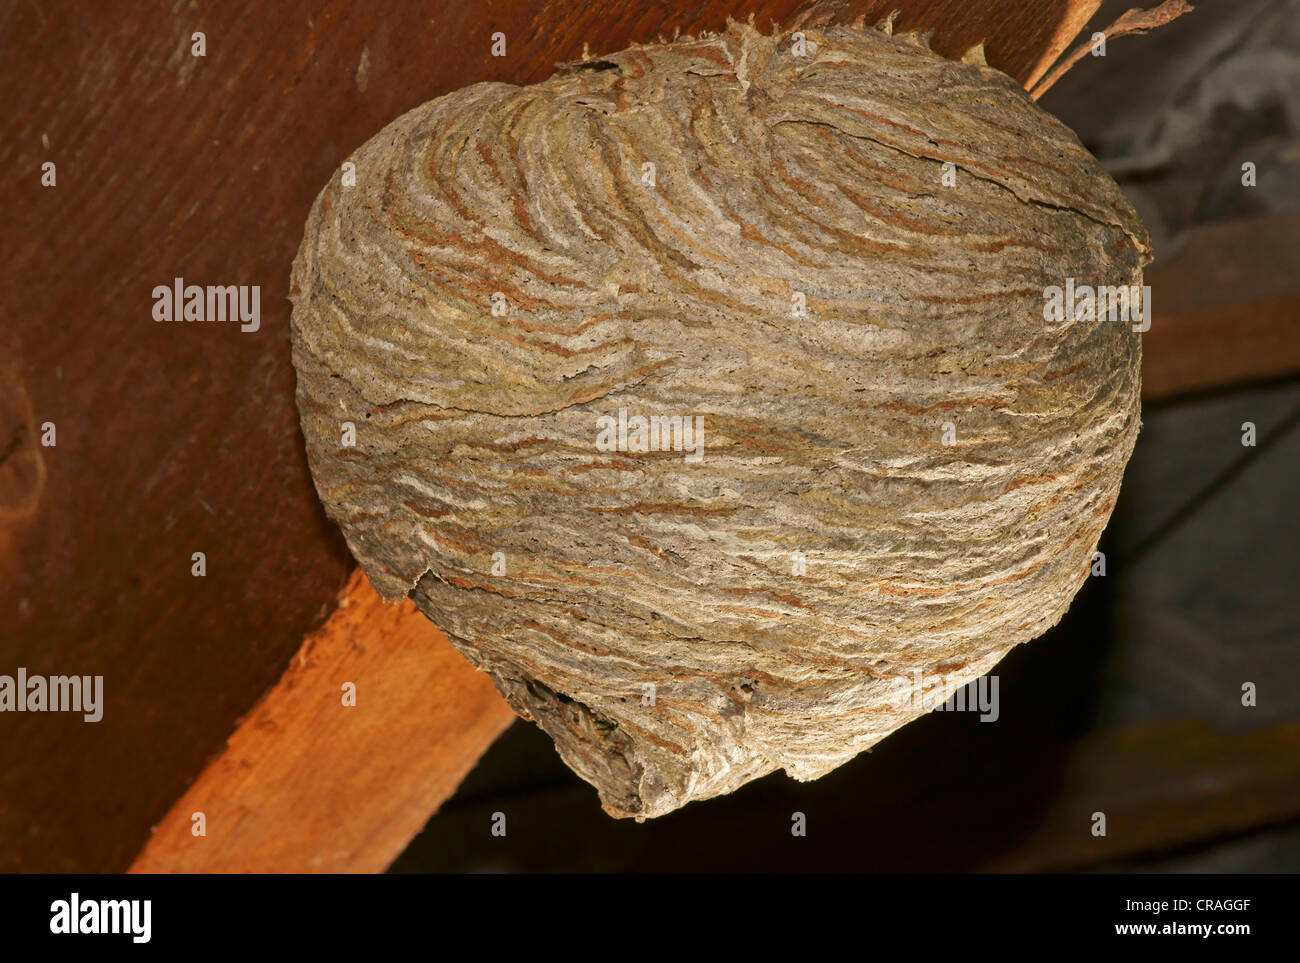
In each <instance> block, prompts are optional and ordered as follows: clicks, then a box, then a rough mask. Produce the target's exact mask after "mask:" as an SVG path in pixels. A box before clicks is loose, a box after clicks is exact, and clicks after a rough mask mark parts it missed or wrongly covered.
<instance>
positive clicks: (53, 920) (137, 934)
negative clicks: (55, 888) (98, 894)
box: [50, 893, 153, 943]
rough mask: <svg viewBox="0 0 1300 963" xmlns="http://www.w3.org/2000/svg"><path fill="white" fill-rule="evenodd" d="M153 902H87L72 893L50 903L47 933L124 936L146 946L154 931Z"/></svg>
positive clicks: (100, 900)
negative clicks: (128, 935)
mask: <svg viewBox="0 0 1300 963" xmlns="http://www.w3.org/2000/svg"><path fill="white" fill-rule="evenodd" d="M152 917H153V901H152V900H147V899H88V900H84V901H83V900H82V899H81V897H80V895H79V894H77V893H73V894H72V897H71V898H70V899H56V900H55V901H54V902H53V903H51V904H50V932H51V933H58V934H69V935H73V934H77V933H127V934H130V936H131V942H133V943H148V942H149V939H150V937H151V935H152V932H153V925H152Z"/></svg>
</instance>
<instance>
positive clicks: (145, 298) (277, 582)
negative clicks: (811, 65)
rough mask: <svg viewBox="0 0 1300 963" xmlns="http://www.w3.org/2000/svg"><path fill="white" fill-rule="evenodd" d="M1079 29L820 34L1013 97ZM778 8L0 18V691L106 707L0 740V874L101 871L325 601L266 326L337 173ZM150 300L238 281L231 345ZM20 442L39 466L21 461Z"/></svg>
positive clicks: (19, 728)
mask: <svg viewBox="0 0 1300 963" xmlns="http://www.w3.org/2000/svg"><path fill="white" fill-rule="evenodd" d="M1077 4H1078V0H1050V2H1043V3H1029V2H1026V0H984V2H981V3H970V2H966V0H870V2H858V3H850V4H847V5H846V10H845V15H846V16H852V15H856V14H858V13H866V14H867V15H868V16H869V17H870V18H872V19H878V18H879V17H881V16H883V15H884V14H886V13H888V12H889V10H891V9H893V8H894V7H901V8H902V10H903V12H902V16H901V18H900V20H899V23H898V26H899V27H900V28H901V29H911V28H918V27H924V26H935V27H936V28H937V33H936V35H935V38H934V41H933V44H934V46H935V49H937V50H939V51H940V52H945V53H950V54H957V53H960V52H962V51H964V50H965V49H966V48H967V47H969V46H971V45H972V44H974V43H976V42H979V41H981V40H982V41H985V42H986V50H987V56H988V59H989V62H990V63H991V64H993V65H995V66H1000V67H1002V68H1003V69H1005V70H1007V71H1008V72H1009V73H1011V74H1012V75H1013V76H1016V77H1018V78H1021V79H1024V78H1026V77H1027V76H1029V75H1030V73H1031V72H1032V71H1033V70H1034V69H1036V65H1037V64H1039V63H1040V62H1041V61H1042V60H1043V58H1044V57H1046V56H1048V54H1049V53H1050V48H1051V47H1052V44H1053V43H1054V42H1055V39H1054V38H1056V35H1057V33H1058V27H1059V25H1060V24H1061V23H1062V22H1063V21H1064V20H1065V19H1066V18H1067V16H1068V12H1069V11H1070V10H1071V9H1073V8H1074V7H1075V6H1077ZM804 6H805V4H804V3H803V2H802V0H754V2H740V3H735V2H730V0H693V2H692V3H690V4H686V5H679V4H671V3H646V4H635V5H630V4H626V3H624V2H622V0H594V2H589V0H563V2H552V3H547V4H544V5H538V4H536V3H534V2H532V0H507V2H503V3H497V4H492V5H490V6H489V5H477V4H451V5H438V6H434V7H427V6H424V5H418V4H412V5H404V6H402V7H399V8H397V9H382V10H380V9H377V8H375V7H374V5H372V4H364V3H348V2H342V0H315V2H312V0H292V2H286V3H282V4H274V5H260V6H255V7H242V6H237V5H217V6H210V7H208V8H204V9H199V8H196V7H191V6H187V5H184V4H174V3H168V2H164V0H149V2H140V3H136V4H132V5H130V6H128V7H117V6H106V5H98V6H96V5H91V6H87V5H85V4H79V3H76V2H74V0H51V2H43V3H40V4H10V5H6V6H4V7H3V8H0V54H2V56H0V97H3V99H4V102H5V104H6V110H5V112H4V114H3V116H2V117H0V178H3V185H4V189H5V197H6V201H7V203H8V205H9V206H8V209H7V215H8V222H9V225H10V237H11V241H12V243H11V244H10V245H8V247H7V249H6V257H5V258H3V259H0V299H2V300H0V311H3V314H4V317H5V319H6V322H5V331H4V333H2V334H0V351H2V352H3V354H2V355H0V356H2V357H3V358H5V359H7V360H6V362H5V367H6V371H5V372H4V375H5V377H6V378H7V379H8V383H9V387H8V389H7V390H6V392H5V393H4V397H3V398H0V419H3V420H2V421H0V450H2V451H4V452H6V455H5V458H4V459H3V464H0V470H2V471H3V472H4V474H3V475H2V476H0V489H2V490H0V498H2V499H4V500H3V501H2V502H0V572H3V573H4V578H3V579H2V580H0V624H3V626H4V631H3V632H2V633H0V671H10V672H12V671H13V670H14V669H16V668H17V667H19V666H24V667H26V668H28V669H29V670H32V671H44V672H48V673H77V674H89V675H103V676H104V693H105V703H106V705H105V707H104V717H103V720H102V721H100V722H98V723H94V724H86V723H82V722H81V721H80V720H78V719H73V718H71V717H69V716H67V715H59V714H31V715H29V714H22V715H6V717H4V718H3V719H0V727H2V729H0V842H2V843H3V845H0V871H18V870H26V871H33V870H38V871H56V870H70V871H71V870H75V871H109V870H115V869H121V868H124V867H125V866H127V865H128V864H129V862H130V860H131V858H132V856H133V855H134V854H135V853H136V852H137V851H138V850H139V847H140V846H141V845H142V844H143V842H144V841H145V840H146V838H147V837H148V832H149V827H150V826H151V825H152V824H153V823H155V822H157V821H158V820H160V819H161V818H162V817H163V816H164V814H166V813H167V811H168V809H169V807H171V805H172V804H173V802H174V801H175V800H176V799H177V797H178V796H180V795H181V794H182V792H183V791H184V790H185V787H186V786H187V785H189V784H190V783H191V782H192V781H193V779H194V776H195V774H196V773H198V772H200V770H202V768H203V766H204V763H205V762H206V761H207V760H208V759H209V758H211V757H212V755H213V754H214V753H216V752H219V751H220V750H221V747H222V745H223V744H224V743H225V741H226V739H227V737H229V736H230V734H231V733H232V732H233V731H234V730H235V728H236V725H237V721H238V720H239V719H240V718H241V717H242V716H244V715H245V714H246V713H247V712H248V711H249V709H250V707H251V706H253V705H254V704H255V703H256V702H257V700H258V699H259V698H260V697H261V695H262V694H263V693H264V692H266V690H267V689H268V687H270V686H272V685H273V684H274V683H275V681H276V679H277V678H278V677H279V676H280V673H281V671H282V669H283V666H284V665H285V664H286V663H288V662H289V660H290V659H291V658H292V657H293V653H294V652H295V651H296V650H297V649H298V647H299V646H300V645H301V644H302V640H303V638H304V635H305V634H306V633H307V632H309V631H310V630H311V629H312V627H313V626H315V625H319V624H320V622H321V621H322V620H323V619H324V618H325V617H326V616H327V615H328V613H329V611H330V609H331V606H332V605H333V600H334V598H335V596H336V593H337V591H338V589H339V587H340V586H341V585H342V584H343V583H344V581H345V579H346V578H347V576H348V573H349V571H350V569H351V563H350V561H349V559H348V556H347V553H346V550H345V548H344V546H343V544H342V542H341V539H340V538H339V537H338V535H337V533H336V532H335V530H334V528H333V526H332V525H330V524H329V523H328V522H327V521H326V520H325V518H324V517H323V514H322V512H321V510H320V508H319V505H318V504H317V502H316V499H315V495H314V491H313V489H312V486H311V482H310V479H309V477H308V474H307V471H306V465H305V460H304V458H303V451H302V443H301V439H300V437H299V434H298V428H297V419H296V416H295V412H294V408H293V380H292V374H291V367H290V364H289V352H288V342H287V324H288V303H287V301H286V294H287V284H288V273H289V271H288V268H289V264H290V261H291V259H292V257H293V254H294V251H295V249H296V247H297V244H298V240H299V237H300V232H301V228H302V224H303V222H304V220H305V218H306V214H307V211H308V208H309V206H310V204H311V202H312V199H313V198H314V196H315V194H316V192H317V191H318V190H319V188H320V186H321V185H322V184H323V183H325V181H326V180H327V178H328V177H329V175H330V174H331V172H332V171H334V170H335V169H336V168H337V166H338V165H339V164H340V163H341V162H342V161H343V159H344V158H345V157H346V156H347V154H348V153H349V152H350V151H351V150H352V149H354V148H355V147H356V146H358V145H359V144H361V143H362V142H364V141H365V140H366V138H368V137H369V136H370V135H371V134H373V133H374V132H375V131H377V130H379V129H380V128H381V127H382V126H383V125H384V124H385V123H386V122H388V121H389V120H391V119H392V118H393V117H395V116H397V115H398V114H400V113H401V112H403V111H404V110H406V109H409V108H410V107H412V106H415V105H416V104H419V103H421V102H423V101H425V100H428V99H430V98H431V97H434V96H437V95H438V94H441V93H444V92H446V91H449V90H453V89H456V88H458V87H462V86H465V85H466V84H470V83H473V82H476V81H482V80H503V81H510V82H516V83H526V82H531V81H536V80H540V79H542V78H544V77H545V76H547V75H548V74H549V73H550V72H551V70H552V69H553V64H554V63H556V62H558V61H565V60H572V59H575V58H577V57H578V56H580V55H581V53H582V49H583V47H584V45H588V46H590V48H591V49H592V51H593V52H598V51H601V50H605V49H617V48H619V47H623V46H626V45H627V44H628V43H631V42H633V41H644V40H649V39H652V38H653V37H654V36H655V35H656V34H659V33H666V34H671V33H672V32H673V31H674V30H676V29H681V30H683V31H698V30H701V29H717V28H720V27H722V26H723V25H724V23H725V21H726V18H727V16H728V15H732V16H736V17H744V16H748V15H750V14H753V15H755V17H756V21H757V22H758V23H760V24H763V25H767V24H768V23H770V22H772V21H781V22H784V21H786V20H788V19H789V18H790V16H791V15H792V14H793V13H795V12H796V11H797V10H799V9H801V8H803V7H804ZM497 30H500V31H502V32H504V33H505V34H506V35H507V38H508V41H509V43H508V56H507V57H504V58H494V57H492V56H490V52H489V48H490V43H491V34H492V33H493V32H494V31H497ZM195 31H202V32H203V33H204V34H205V43H206V55H205V56H203V57H195V56H193V55H192V53H191V48H192V43H193V39H192V35H193V33H194V32H195ZM47 161H49V162H53V163H54V164H56V176H57V181H56V185H55V186H54V187H45V186H42V184H41V176H42V165H43V164H44V163H45V162H47ZM176 277H183V278H185V279H186V281H187V282H189V283H197V284H223V285H224V284H234V285H247V286H250V287H251V286H254V285H256V286H258V288H259V289H260V294H261V298H260V307H261V320H260V327H259V330H258V331H256V332H249V333H243V332H241V331H240V330H239V329H238V327H237V326H225V325H222V326H210V325H199V324H195V325H186V324H180V325H170V324H156V323H155V322H154V321H153V320H152V316H151V314H152V307H153V301H152V291H153V289H154V287H155V286H157V285H165V284H169V283H171V282H172V279H173V278H176ZM47 421H48V422H53V423H55V424H56V426H57V441H58V443H57V446H56V447H53V448H43V447H40V446H39V442H38V440H37V439H38V437H39V434H38V431H37V429H38V428H39V427H40V426H41V425H42V424H44V423H45V422H47ZM194 552H203V553H205V556H206V575H204V576H202V577H197V576H195V575H193V574H192V566H193V561H192V556H193V553H194ZM385 747H389V748H391V747H390V746H389V741H388V740H386V739H382V738H380V739H378V741H377V743H376V750H377V751H381V750H383V749H385ZM422 798H423V797H422ZM106 800H108V801H110V802H111V804H106V802H105V801H106Z"/></svg>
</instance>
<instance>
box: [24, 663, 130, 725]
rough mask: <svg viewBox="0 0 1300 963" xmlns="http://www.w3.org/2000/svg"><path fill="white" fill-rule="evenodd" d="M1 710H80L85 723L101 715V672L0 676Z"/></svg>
mask: <svg viewBox="0 0 1300 963" xmlns="http://www.w3.org/2000/svg"><path fill="white" fill-rule="evenodd" d="M0 712H81V713H84V714H83V716H82V718H83V719H84V720H85V721H86V722H98V721H99V720H100V719H102V718H103V717H104V677H103V676H102V675H94V676H91V675H84V676H83V675H52V676H50V677H49V678H46V677H45V676H43V675H31V676H29V675H28V674H27V670H26V669H24V668H22V667H21V666H20V667H19V669H18V677H17V678H16V679H15V678H14V677H13V676H11V675H0Z"/></svg>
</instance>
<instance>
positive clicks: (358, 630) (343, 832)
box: [131, 569, 515, 873]
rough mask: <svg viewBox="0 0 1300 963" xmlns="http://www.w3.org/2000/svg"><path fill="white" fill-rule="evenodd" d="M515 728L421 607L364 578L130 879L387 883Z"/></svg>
mask: <svg viewBox="0 0 1300 963" xmlns="http://www.w3.org/2000/svg"><path fill="white" fill-rule="evenodd" d="M349 683H350V684H351V685H352V686H353V687H354V688H353V690H352V692H353V693H354V694H355V699H354V704H353V705H346V704H345V698H346V696H345V694H344V687H345V685H347V684H349ZM514 718H515V716H514V713H513V712H512V711H511V710H510V707H509V706H507V705H506V703H505V701H504V700H503V699H502V698H501V697H500V696H499V695H497V692H496V689H495V688H493V686H492V682H491V680H490V679H489V678H488V676H487V675H485V674H484V673H481V672H478V671H476V670H475V669H474V668H473V667H472V666H470V664H469V663H468V662H466V661H465V660H464V659H463V658H461V656H460V655H459V654H458V653H457V652H456V650H455V649H453V648H452V647H451V643H449V642H448V641H447V639H446V638H445V637H444V636H443V635H442V633H441V632H439V631H438V630H437V629H435V628H434V627H433V625H432V623H430V622H429V620H428V619H426V618H425V617H424V616H423V615H421V614H420V613H419V612H418V611H416V608H415V605H414V604H413V603H411V602H409V601H407V602H404V603H402V604H401V605H389V604H387V603H385V602H384V601H383V600H381V599H380V598H379V596H378V595H376V594H375V591H374V589H372V588H371V587H370V583H368V582H367V581H366V579H365V576H363V575H362V574H361V571H360V570H359V569H358V570H357V571H356V572H354V573H353V575H352V578H351V579H350V580H349V582H348V585H347V588H346V590H345V591H344V593H343V595H342V596H341V598H340V601H339V608H338V609H337V610H336V611H335V612H334V614H333V615H332V616H331V617H330V619H329V621H327V622H326V623H325V625H323V626H322V627H321V628H320V629H319V630H318V631H316V632H314V633H312V635H310V636H309V637H308V638H307V640H306V641H305V642H304V643H303V647H302V648H301V649H300V650H299V652H298V654H297V655H296V656H295V657H294V660H293V664H292V665H291V666H290V667H289V669H288V671H286V672H285V674H284V676H283V677H282V678H281V679H280V681H279V682H278V683H277V684H276V686H275V688H274V689H272V690H271V691H270V692H269V693H267V695H266V698H264V699H263V700H262V702H261V703H260V704H259V705H258V706H257V708H256V709H254V710H253V712H252V713H251V714H250V715H249V716H248V718H247V719H245V720H244V721H243V722H242V724H241V725H240V726H239V728H238V730H236V732H235V734H234V735H233V736H232V737H231V739H230V741H229V742H228V743H227V745H226V747H225V750H224V751H223V752H222V753H221V754H220V756H218V757H217V759H216V760H214V761H213V762H212V763H211V764H210V765H209V766H208V767H207V768H206V769H205V770H204V771H203V773H202V775H200V776H199V778H198V781H197V782H195V784H194V785H193V786H192V787H190V789H189V791H188V792H186V793H185V795H184V796H182V797H181V798H180V799H179V800H178V801H177V802H176V805H175V806H173V807H172V810H171V812H169V813H168V814H167V817H166V818H165V819H164V820H163V821H162V823H161V824H160V825H159V826H158V828H157V830H156V831H155V832H154V833H153V835H152V837H151V838H150V840H149V842H148V844H147V845H146V846H145V848H144V851H143V852H142V853H141V854H140V856H139V857H138V858H137V859H136V861H135V863H134V865H133V866H132V867H131V871H132V872H137V873H174V872H187V873H245V872H259V873H355V872H361V873H368V872H369V873H373V872H380V871H382V870H384V869H386V868H387V866H388V864H389V863H391V862H392V861H393V859H395V858H396V857H397V856H398V854H399V853H401V851H402V849H403V848H405V846H406V844H407V843H408V842H410V840H411V838H412V837H413V836H414V835H415V834H416V833H417V832H419V830H420V827H421V826H423V825H424V823H425V821H426V820H427V818H428V817H429V815H430V814H432V813H433V812H434V811H435V810H436V809H437V808H438V805H439V804H440V803H441V802H442V801H443V800H444V799H446V798H447V797H448V796H450V795H451V793H452V792H453V791H454V790H455V788H456V786H457V785H459V784H460V781H461V779H463V778H464V776H465V774H466V773H467V772H468V771H469V769H470V767H471V766H473V764H474V763H475V762H476V761H477V760H478V758H479V756H480V755H482V753H483V751H484V750H485V749H487V747H488V746H489V745H491V744H492V741H493V740H494V739H495V738H496V737H497V736H498V735H499V734H500V733H501V731H502V730H503V729H504V728H505V727H506V726H508V725H509V724H510V723H511V721H513V719H514ZM195 813H202V814H203V816H204V822H205V829H206V835H203V836H199V835H196V834H195V827H196V826H197V823H196V821H195V820H194V814H195Z"/></svg>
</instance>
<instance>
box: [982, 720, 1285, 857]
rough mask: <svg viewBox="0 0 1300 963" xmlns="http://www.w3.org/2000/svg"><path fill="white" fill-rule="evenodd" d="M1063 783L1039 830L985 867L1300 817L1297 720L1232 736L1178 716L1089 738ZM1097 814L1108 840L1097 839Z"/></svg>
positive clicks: (1126, 853)
mask: <svg viewBox="0 0 1300 963" xmlns="http://www.w3.org/2000/svg"><path fill="white" fill-rule="evenodd" d="M1059 779H1060V784H1059V788H1058V789H1057V791H1056V792H1055V793H1054V796H1053V803H1052V805H1051V806H1050V807H1049V808H1048V809H1047V811H1046V812H1044V813H1042V814H1041V816H1040V818H1039V821H1038V823H1037V824H1036V825H1035V826H1034V827H1033V829H1032V830H1030V831H1029V832H1028V833H1026V834H1025V836H1024V837H1022V838H1021V839H1019V840H1018V841H1017V844H1016V846H1015V847H1014V848H1013V849H1011V850H1008V851H1006V852H1004V853H1002V854H1000V855H999V856H998V857H997V859H995V860H994V861H992V862H991V863H989V864H988V865H986V866H984V867H982V868H983V869H985V870H990V871H995V872H1022V873H1023V872H1061V871H1067V870H1074V869H1081V868H1085V867H1095V866H1099V865H1102V864H1106V863H1113V862H1117V861H1120V860H1124V859H1133V858H1137V857H1141V856H1144V855H1148V854H1153V853H1160V852H1164V851H1167V850H1170V849H1176V848H1180V847H1186V846H1193V845H1196V844H1198V843H1205V842H1209V841H1212V840H1214V839H1218V838H1221V837H1225V836H1231V835H1233V834H1236V833H1241V832H1245V831H1247V830H1255V829H1259V828H1262V827H1265V826H1271V825H1278V824H1281V823H1285V822H1289V821H1291V820H1295V819H1297V818H1300V722H1293V723H1287V724H1284V725H1279V726H1274V727H1272V728H1269V729H1260V730H1256V731H1253V732H1245V733H1239V734H1228V733H1222V732H1219V731H1217V730H1215V729H1213V728H1212V727H1210V726H1208V725H1206V724H1205V723H1204V722H1202V721H1200V720H1196V719H1180V720H1171V721H1167V722H1160V723H1152V724H1150V725H1142V726H1133V727H1129V728H1124V729H1114V730H1103V731H1101V732H1096V733H1090V734H1089V735H1087V736H1086V737H1085V738H1084V739H1083V740H1082V741H1081V742H1080V744H1079V745H1078V746H1077V747H1076V748H1075V750H1074V752H1072V753H1071V755H1070V757H1069V759H1068V761H1067V763H1066V766H1065V768H1064V771H1063V772H1062V773H1061V775H1060V776H1059ZM1097 812H1100V813H1105V815H1106V835H1105V836H1094V835H1093V834H1092V825H1093V815H1092V814H1093V813H1097Z"/></svg>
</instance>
